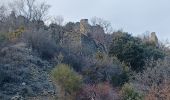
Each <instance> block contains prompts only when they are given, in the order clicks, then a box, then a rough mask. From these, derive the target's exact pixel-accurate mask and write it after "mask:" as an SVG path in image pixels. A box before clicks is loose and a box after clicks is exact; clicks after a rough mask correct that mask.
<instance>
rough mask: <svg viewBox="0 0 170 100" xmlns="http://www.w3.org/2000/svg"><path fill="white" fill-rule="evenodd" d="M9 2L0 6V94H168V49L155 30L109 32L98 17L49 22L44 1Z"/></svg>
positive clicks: (108, 98)
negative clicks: (139, 33)
mask: <svg viewBox="0 0 170 100" xmlns="http://www.w3.org/2000/svg"><path fill="white" fill-rule="evenodd" d="M11 4H12V5H13V6H12V7H9V8H8V9H10V10H9V11H8V9H7V7H6V6H1V7H0V99H2V100H10V99H12V100H22V99H26V100H44V99H46V100H56V99H57V100H58V99H59V100H168V99H169V98H170V92H169V91H170V88H169V87H170V75H169V74H170V63H169V60H170V55H169V54H170V51H169V48H167V47H166V46H165V45H163V44H162V43H161V42H160V41H158V40H157V38H156V35H155V34H154V33H152V35H154V36H155V37H153V36H148V37H147V36H145V35H144V36H143V37H135V36H133V35H131V34H129V33H128V32H124V31H122V30H118V31H115V32H112V31H111V29H112V28H111V25H110V23H109V22H108V21H106V20H103V19H101V18H97V17H94V18H92V19H91V24H89V23H88V20H87V19H83V20H81V21H80V22H76V23H74V22H68V23H66V24H65V25H64V24H63V23H62V22H63V18H62V17H61V16H58V17H57V18H54V19H55V20H54V19H53V20H51V24H50V25H47V24H45V22H46V19H47V18H48V16H47V15H48V14H47V13H48V9H49V7H50V6H49V5H48V4H46V3H38V4H37V3H36V0H23V1H17V2H13V3H11ZM21 4H22V6H20V5H21ZM30 9H31V10H30Z"/></svg>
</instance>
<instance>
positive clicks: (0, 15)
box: [0, 5, 7, 22]
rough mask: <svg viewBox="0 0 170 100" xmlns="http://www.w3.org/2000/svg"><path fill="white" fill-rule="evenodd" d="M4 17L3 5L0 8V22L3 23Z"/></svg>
mask: <svg viewBox="0 0 170 100" xmlns="http://www.w3.org/2000/svg"><path fill="white" fill-rule="evenodd" d="M6 16H7V8H6V7H5V6H4V5H2V6H0V22H4V20H5V18H6Z"/></svg>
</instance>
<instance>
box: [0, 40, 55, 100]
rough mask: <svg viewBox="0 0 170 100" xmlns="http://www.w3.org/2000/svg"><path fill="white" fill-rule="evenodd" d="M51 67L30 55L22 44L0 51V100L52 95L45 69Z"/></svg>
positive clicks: (29, 50)
mask: <svg viewBox="0 0 170 100" xmlns="http://www.w3.org/2000/svg"><path fill="white" fill-rule="evenodd" d="M50 68H51V66H50V65H49V63H48V62H47V61H43V60H41V59H40V58H39V57H37V56H35V55H34V54H32V51H31V49H28V48H27V47H26V46H25V44H24V43H20V44H17V45H14V46H10V47H5V48H3V49H1V51H0V93H1V94H0V100H8V99H9V100H10V99H11V98H12V97H15V96H16V95H17V96H19V97H20V96H21V97H27V96H36V95H46V94H47V93H49V94H50V93H51V94H53V93H54V92H55V88H54V86H53V85H52V83H51V82H50V81H49V77H48V73H47V69H50Z"/></svg>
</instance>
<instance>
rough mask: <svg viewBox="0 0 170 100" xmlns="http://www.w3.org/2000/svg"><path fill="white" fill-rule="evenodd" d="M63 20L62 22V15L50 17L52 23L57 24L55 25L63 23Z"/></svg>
mask: <svg viewBox="0 0 170 100" xmlns="http://www.w3.org/2000/svg"><path fill="white" fill-rule="evenodd" d="M63 22H64V18H63V16H55V17H54V18H53V19H52V23H54V24H57V25H60V26H62V25H63Z"/></svg>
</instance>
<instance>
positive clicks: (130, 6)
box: [10, 0, 170, 40]
mask: <svg viewBox="0 0 170 100" xmlns="http://www.w3.org/2000/svg"><path fill="white" fill-rule="evenodd" d="M10 1H11V0H10ZM38 1H39V0H38ZM46 2H47V3H48V4H50V5H51V6H52V7H51V9H50V15H62V16H63V17H64V18H65V21H79V20H80V19H82V18H88V19H90V18H91V17H93V16H97V17H101V18H104V19H106V20H109V21H110V22H111V23H112V26H113V29H114V30H117V29H123V30H124V31H127V32H129V33H133V34H135V35H136V34H142V33H144V32H145V31H150V32H156V33H157V35H158V37H160V38H161V40H162V39H164V40H165V39H167V38H168V39H169V40H170V0H46Z"/></svg>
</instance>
